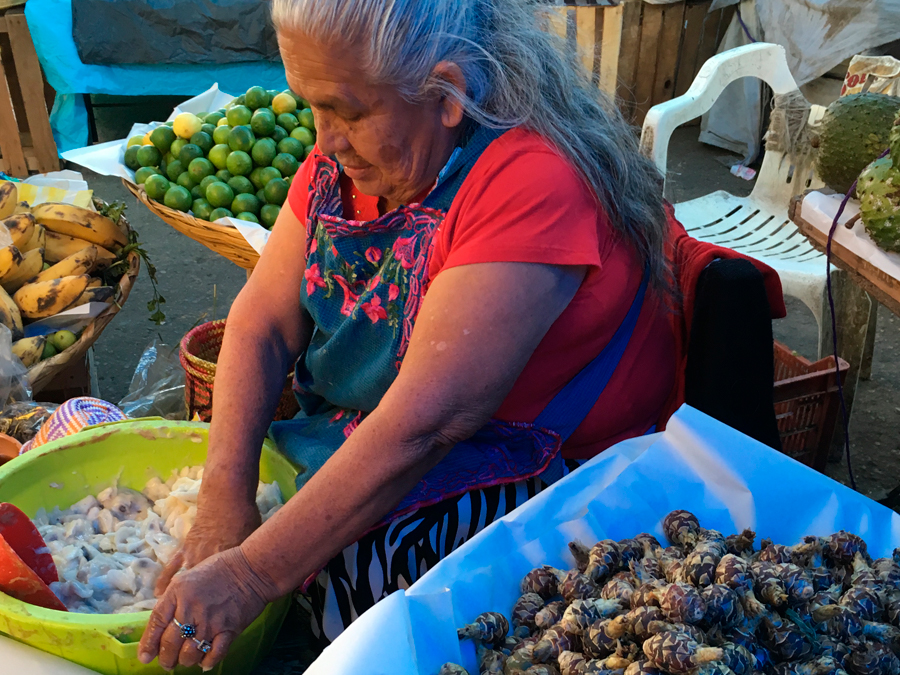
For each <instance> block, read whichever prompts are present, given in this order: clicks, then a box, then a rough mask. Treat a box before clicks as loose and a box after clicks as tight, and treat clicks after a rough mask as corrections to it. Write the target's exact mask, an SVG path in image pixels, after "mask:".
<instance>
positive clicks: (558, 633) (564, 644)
mask: <svg viewBox="0 0 900 675" xmlns="http://www.w3.org/2000/svg"><path fill="white" fill-rule="evenodd" d="M579 651H581V638H579V637H578V636H577V635H572V634H571V633H569V632H567V631H565V630H563V628H562V626H554V627H553V628H550V629H549V630H547V631H546V632H545V633H544V635H543V636H542V637H541V639H540V640H539V641H538V643H537V644H536V645H535V646H534V661H535V663H548V662H549V661H554V660H556V659H557V658H559V655H560V653H561V652H579Z"/></svg>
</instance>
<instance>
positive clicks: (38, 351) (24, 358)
mask: <svg viewBox="0 0 900 675" xmlns="http://www.w3.org/2000/svg"><path fill="white" fill-rule="evenodd" d="M45 342H47V338H45V337H44V336H43V335H39V336H37V337H31V338H22V339H21V340H16V341H15V342H13V346H12V353H13V354H15V355H16V356H18V357H19V360H20V361H21V362H22V365H24V366H25V367H26V368H31V366H33V365H34V364H36V363H37V362H38V361H40V360H41V356H43V355H44V343H45Z"/></svg>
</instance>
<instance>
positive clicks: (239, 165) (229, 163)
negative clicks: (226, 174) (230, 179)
mask: <svg viewBox="0 0 900 675" xmlns="http://www.w3.org/2000/svg"><path fill="white" fill-rule="evenodd" d="M225 167H226V168H227V169H228V170H229V171H230V172H231V173H232V174H233V175H235V176H246V175H247V174H248V173H250V172H251V171H253V160H252V159H250V155H248V154H247V153H246V152H242V151H240V150H238V151H236V152H232V153H231V154H230V155H228V159H226V160H225Z"/></svg>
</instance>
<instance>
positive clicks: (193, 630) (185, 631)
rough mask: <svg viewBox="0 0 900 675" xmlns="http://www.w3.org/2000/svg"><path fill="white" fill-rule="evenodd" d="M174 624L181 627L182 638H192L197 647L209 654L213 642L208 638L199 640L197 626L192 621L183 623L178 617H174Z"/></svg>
mask: <svg viewBox="0 0 900 675" xmlns="http://www.w3.org/2000/svg"><path fill="white" fill-rule="evenodd" d="M172 621H173V622H174V624H175V625H176V626H178V628H179V629H181V638H182V639H183V640H190V641H191V642H193V643H194V644H195V645H197V649H199V650H200V651H201V652H203V653H204V654H208V653H209V651H210V650H211V649H212V643H211V642H209V641H207V640H199V639H197V627H196V626H195V625H194V624H192V623H181V622H180V621H179V620H178V619H172Z"/></svg>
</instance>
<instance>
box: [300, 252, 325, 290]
mask: <svg viewBox="0 0 900 675" xmlns="http://www.w3.org/2000/svg"><path fill="white" fill-rule="evenodd" d="M313 241H315V240H313ZM303 277H304V278H305V279H306V294H307V295H312V294H313V293H315V292H316V287H319V288H325V287H326V284H325V280H324V279H323V278H322V275H321V274H319V263H313V264H312V265H310V266H309V267H307V268H306V271H305V272H304V273H303Z"/></svg>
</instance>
